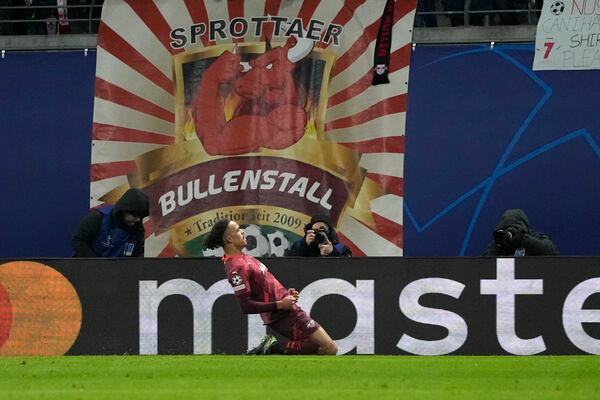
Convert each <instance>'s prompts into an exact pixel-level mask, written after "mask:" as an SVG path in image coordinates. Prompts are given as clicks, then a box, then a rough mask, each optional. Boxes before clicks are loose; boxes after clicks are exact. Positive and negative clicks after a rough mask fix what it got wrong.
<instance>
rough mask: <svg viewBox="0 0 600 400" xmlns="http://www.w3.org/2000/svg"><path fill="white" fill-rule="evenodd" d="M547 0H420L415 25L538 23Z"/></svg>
mask: <svg viewBox="0 0 600 400" xmlns="http://www.w3.org/2000/svg"><path fill="white" fill-rule="evenodd" d="M542 2H543V0H418V3H417V14H416V18H415V26H417V27H445V26H464V25H474V26H493V25H532V24H537V20H538V18H539V14H540V11H541V8H542Z"/></svg>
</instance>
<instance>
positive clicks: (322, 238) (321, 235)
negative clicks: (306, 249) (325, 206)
mask: <svg viewBox="0 0 600 400" xmlns="http://www.w3.org/2000/svg"><path fill="white" fill-rule="evenodd" d="M312 226H313V224H311V223H309V224H306V225H305V226H304V232H308V231H309V230H313V229H312ZM314 232H315V238H314V240H313V241H312V243H311V245H313V246H317V247H318V246H319V245H320V244H323V243H327V241H328V240H330V239H329V236H328V235H327V231H326V230H325V229H315V230H314Z"/></svg>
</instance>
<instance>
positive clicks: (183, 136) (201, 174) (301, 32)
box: [91, 0, 416, 257]
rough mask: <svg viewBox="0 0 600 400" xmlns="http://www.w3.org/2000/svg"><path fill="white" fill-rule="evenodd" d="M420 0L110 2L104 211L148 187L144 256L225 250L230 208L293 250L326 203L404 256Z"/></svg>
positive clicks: (99, 119) (261, 235) (360, 241)
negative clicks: (219, 235) (217, 232)
mask: <svg viewBox="0 0 600 400" xmlns="http://www.w3.org/2000/svg"><path fill="white" fill-rule="evenodd" d="M415 6H416V1H415V0H397V1H393V0H347V1H341V0H330V1H329V0H328V1H313V0H306V1H301V0H297V1H288V0H235V1H217V0H205V1H197V0H193V1H192V0H176V1H172V0H153V1H143V2H140V1H133V0H131V1H122V0H107V1H105V2H104V7H103V11H102V20H101V24H100V29H99V37H98V52H97V67H96V70H97V72H96V93H95V103H94V125H93V146H92V166H91V206H92V207H95V206H99V205H102V204H105V203H114V202H115V201H116V200H117V199H118V198H119V197H120V195H121V194H122V193H124V191H125V190H126V189H128V188H130V187H138V188H141V189H143V190H144V191H145V192H146V193H147V194H148V196H149V198H150V218H149V221H148V222H147V224H146V229H147V232H149V233H150V235H149V237H148V238H147V241H146V256H151V257H168V256H175V255H181V256H193V255H200V256H209V255H218V253H214V252H213V251H210V250H206V249H204V248H203V245H202V243H203V238H204V237H205V235H206V234H207V233H208V232H209V231H210V228H211V227H212V225H213V224H214V223H215V222H216V221H217V220H219V219H221V218H229V219H235V220H237V221H238V222H239V223H240V224H245V225H247V229H246V232H247V234H248V235H249V236H251V237H254V238H255V239H256V240H254V241H253V243H252V245H251V246H250V247H251V248H249V253H250V254H251V255H253V256H282V255H284V254H285V252H286V250H287V249H288V248H289V247H291V245H292V243H293V242H294V241H295V240H297V239H299V238H300V237H302V236H303V234H304V230H303V228H304V226H305V224H306V223H307V222H308V221H309V220H310V218H311V216H313V215H315V214H328V215H330V216H331V219H332V221H333V225H334V227H335V228H336V230H337V231H338V233H339V236H340V239H341V241H342V242H344V243H345V244H347V245H348V246H349V247H351V248H352V250H353V253H354V254H355V255H367V256H378V255H379V256H382V255H383V256H401V255H402V254H403V235H402V231H403V230H402V224H403V221H402V209H403V164H404V129H405V119H406V105H407V90H408V71H409V64H410V52H411V40H412V27H413V21H414V12H415Z"/></svg>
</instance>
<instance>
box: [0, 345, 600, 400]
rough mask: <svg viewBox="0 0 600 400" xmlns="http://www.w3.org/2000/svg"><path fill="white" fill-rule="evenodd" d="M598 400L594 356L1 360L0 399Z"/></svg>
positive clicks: (599, 380) (599, 362)
mask: <svg viewBox="0 0 600 400" xmlns="http://www.w3.org/2000/svg"><path fill="white" fill-rule="evenodd" d="M28 398H38V399H111V400H120V399H159V398H163V399H181V398H190V399H265V400H267V399H269V400H270V399H277V398H282V399H286V400H288V399H302V400H313V399H361V400H367V399H484V400H490V399H523V400H530V399H587V400H589V399H600V358H599V357H597V356H532V357H512V356H511V357H509V356H472V357H463V356H443V357H412V356H338V357H308V356H307V357H303V356H270V357H267V356H253V357H244V356H66V357H4V358H0V399H2V400H8V399H28Z"/></svg>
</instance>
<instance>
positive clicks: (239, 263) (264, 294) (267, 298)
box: [223, 254, 297, 325]
mask: <svg viewBox="0 0 600 400" xmlns="http://www.w3.org/2000/svg"><path fill="white" fill-rule="evenodd" d="M223 263H224V264H225V274H227V280H229V283H230V284H231V286H232V287H233V293H234V295H235V297H236V298H237V299H238V300H242V299H244V298H249V299H250V300H253V301H256V302H260V303H270V304H272V307H269V309H270V310H271V311H266V312H261V313H260V316H261V318H262V320H263V322H264V323H265V325H268V324H271V323H273V322H275V321H277V320H279V319H281V318H283V317H284V316H285V315H286V314H287V311H286V310H277V307H276V306H275V302H276V301H278V300H281V299H283V298H284V297H285V296H287V295H288V291H287V289H286V288H285V287H283V285H282V284H281V283H279V281H278V280H277V278H275V277H274V276H273V274H271V273H270V272H269V270H268V269H267V267H266V266H265V265H264V264H263V263H261V262H260V261H258V260H257V259H256V258H254V257H252V256H249V255H246V254H239V255H235V256H225V257H223ZM294 308H297V306H296V305H294Z"/></svg>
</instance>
